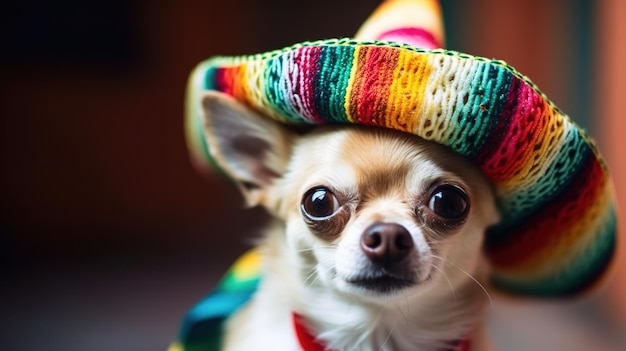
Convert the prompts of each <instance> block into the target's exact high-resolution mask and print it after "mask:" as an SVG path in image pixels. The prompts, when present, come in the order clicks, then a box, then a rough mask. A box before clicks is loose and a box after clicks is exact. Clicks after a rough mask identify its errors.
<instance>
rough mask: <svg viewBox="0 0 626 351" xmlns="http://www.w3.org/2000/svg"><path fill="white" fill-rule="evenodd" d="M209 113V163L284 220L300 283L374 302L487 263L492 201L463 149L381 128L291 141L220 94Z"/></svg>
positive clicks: (453, 280) (460, 276) (207, 102)
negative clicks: (211, 159) (485, 239)
mask: <svg viewBox="0 0 626 351" xmlns="http://www.w3.org/2000/svg"><path fill="white" fill-rule="evenodd" d="M203 108H204V111H205V116H206V121H205V123H206V128H205V132H206V136H207V140H208V143H209V149H210V151H211V153H212V156H213V157H214V158H215V160H216V161H217V163H218V164H219V166H220V168H222V169H223V170H224V171H225V172H226V173H227V174H228V175H229V176H230V177H231V178H232V179H233V180H234V181H235V182H236V184H237V186H238V188H239V189H240V190H241V192H242V194H243V195H244V197H245V199H246V201H247V203H248V205H250V206H254V205H262V206H264V207H266V208H267V209H268V210H269V211H270V212H271V213H273V214H274V215H276V216H277V217H279V218H280V219H281V220H283V221H284V222H285V226H286V240H287V242H286V244H287V245H288V246H289V247H290V249H291V252H293V253H294V254H295V255H297V257H298V259H299V260H300V261H301V262H303V263H304V264H303V265H302V267H301V268H302V269H303V272H302V274H303V278H305V279H306V278H307V277H309V276H310V275H311V274H313V275H314V276H315V278H313V279H314V280H315V284H322V285H323V286H324V287H325V288H329V289H330V290H333V291H335V292H336V293H337V294H340V295H344V296H346V295H347V296H355V297H358V298H361V299H365V300H367V301H372V302H376V301H387V300H389V299H390V298H393V297H394V296H402V295H403V296H406V294H407V293H411V292H413V291H415V292H417V291H420V290H422V291H426V290H428V289H432V288H433V287H437V286H441V287H443V288H447V289H449V285H453V286H460V285H461V284H462V283H463V281H464V280H469V279H472V278H471V277H470V275H472V274H475V273H476V271H477V270H478V267H479V265H481V264H482V263H483V261H482V260H483V255H482V244H483V237H484V233H485V231H486V229H487V228H488V227H489V226H490V225H492V224H494V223H495V222H496V221H497V220H498V213H497V210H496V204H495V200H494V195H493V191H492V189H491V188H490V185H489V183H488V182H487V180H486V179H485V178H484V177H483V175H482V174H481V173H480V171H479V170H478V169H477V168H476V167H474V166H473V165H472V164H470V163H469V162H468V161H467V160H465V159H464V158H462V157H461V156H459V155H457V154H456V153H453V152H451V151H449V150H448V149H446V148H445V147H443V146H441V145H439V144H436V143H433V142H429V141H425V140H422V139H420V138H418V137H415V136H411V135H408V134H405V133H401V132H396V131H391V130H385V129H381V128H366V127H356V126H341V127H339V126H331V127H322V128H317V129H315V130H312V131H309V132H307V133H296V132H294V131H292V130H290V129H289V128H287V127H285V126H283V125H280V124H278V123H276V122H273V121H270V120H268V119H266V118H264V117H262V116H260V115H258V114H257V113H255V112H254V111H252V110H250V109H248V108H246V107H245V106H243V105H241V104H240V103H238V102H236V101H235V100H234V99H232V98H230V97H228V96H226V95H224V94H221V93H215V92H210V93H207V94H206V95H205V97H204V99H203ZM310 270H313V271H312V272H311V271H310ZM309 279H311V278H309Z"/></svg>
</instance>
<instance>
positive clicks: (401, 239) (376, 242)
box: [361, 223, 414, 267]
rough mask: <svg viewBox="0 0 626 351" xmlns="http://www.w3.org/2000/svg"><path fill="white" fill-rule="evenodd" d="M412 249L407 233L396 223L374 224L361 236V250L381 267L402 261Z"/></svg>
mask: <svg viewBox="0 0 626 351" xmlns="http://www.w3.org/2000/svg"><path fill="white" fill-rule="evenodd" d="M413 247H414V244H413V238H411V234H409V231H408V230H406V228H404V227H403V226H401V225H399V224H396V223H374V224H372V225H371V226H369V227H368V228H367V229H366V230H365V232H364V233H363V235H362V236H361V250H363V252H364V253H365V255H367V257H368V258H369V259H370V260H371V261H372V262H373V263H375V264H378V265H381V266H383V267H388V266H389V265H391V264H394V263H397V262H399V261H402V260H403V259H404V258H405V257H407V256H408V255H409V253H410V252H411V251H412V250H413Z"/></svg>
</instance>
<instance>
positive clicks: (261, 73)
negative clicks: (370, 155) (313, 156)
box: [186, 39, 616, 296]
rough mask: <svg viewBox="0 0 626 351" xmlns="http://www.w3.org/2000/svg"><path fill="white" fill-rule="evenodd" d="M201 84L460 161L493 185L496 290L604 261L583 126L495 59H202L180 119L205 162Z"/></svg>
mask: <svg viewBox="0 0 626 351" xmlns="http://www.w3.org/2000/svg"><path fill="white" fill-rule="evenodd" d="M207 90H216V91H221V92H224V93H226V94H229V95H231V96H233V97H234V98H235V99H237V100H238V101H240V102H241V103H244V104H246V105H248V106H250V107H252V108H254V109H256V110H257V111H259V112H260V113H262V114H263V115H265V116H267V117H269V118H273V119H276V120H278V121H282V122H285V123H307V124H342V123H354V124H361V125H371V126H378V127H383V128H391V129H395V130H399V131H402V132H407V133H411V134H414V135H416V136H419V137H421V138H423V139H426V140H432V141H435V142H438V143H440V144H443V145H446V146H448V147H450V148H451V149H452V150H454V151H455V152H457V153H460V154H462V155H464V156H466V157H467V158H469V159H470V160H471V161H472V162H473V163H474V164H476V166H478V167H479V168H480V169H481V170H482V172H483V173H484V174H485V175H486V176H487V178H488V179H490V180H491V182H492V183H493V185H494V188H495V190H496V194H497V200H498V205H499V208H500V210H501V212H502V222H501V223H500V224H499V225H498V226H496V227H495V228H493V229H491V230H490V232H489V233H488V235H487V238H486V250H487V254H488V255H489V258H490V260H491V262H492V264H493V268H494V272H493V282H494V284H495V285H496V286H497V287H499V288H501V289H503V290H506V291H509V292H512V293H519V294H526V295H540V296H561V295H571V294H576V293H579V292H581V291H584V290H586V289H587V288H588V287H589V286H591V285H593V284H594V283H595V282H597V281H598V279H599V278H600V277H601V276H602V274H603V272H604V271H605V269H606V267H607V265H608V264H609V262H610V261H611V257H612V256H613V251H614V246H615V232H616V229H615V227H616V215H615V208H614V200H613V193H612V188H611V182H610V179H609V176H608V172H607V169H606V166H605V165H604V163H603V161H602V159H601V158H600V156H599V154H598V152H597V150H596V148H595V146H594V144H593V142H592V141H591V140H590V139H589V138H588V137H587V135H586V134H585V132H584V131H583V130H582V129H581V128H580V127H578V126H577V125H576V124H575V123H574V122H573V121H572V120H571V119H570V118H569V117H568V116H567V115H565V114H563V113H562V112H561V111H560V110H559V109H558V108H557V107H556V106H555V105H554V104H553V103H552V102H550V100H549V99H548V98H547V97H546V96H545V95H544V94H543V93H541V92H540V91H539V89H537V87H535V85H534V84H533V83H532V82H531V81H530V80H529V79H528V78H526V77H525V76H524V75H522V74H521V73H519V72H518V71H516V70H515V69H514V68H512V67H511V66H509V65H507V64H506V63H505V62H503V61H498V60H490V59H486V58H481V57H475V56H471V55H467V54H463V53H458V52H455V51H449V50H443V49H436V50H425V49H420V48H415V47H412V46H408V45H405V44H401V43H397V42H364V41H355V40H351V39H333V40H325V41H317V42H307V43H301V44H297V45H294V46H291V47H288V48H285V49H282V50H277V51H272V52H268V53H264V54H258V55H249V56H239V57H216V58H212V59H209V60H207V61H205V62H203V63H201V64H200V65H199V66H198V67H197V68H196V69H195V71H194V72H193V73H192V76H191V78H190V81H189V87H188V95H187V99H188V100H187V121H186V128H187V138H188V143H189V147H190V150H191V152H192V155H193V156H194V160H195V161H196V163H198V164H200V165H201V166H202V165H204V166H206V167H207V168H212V167H215V166H214V163H213V161H212V160H211V157H210V156H209V153H208V151H207V145H206V142H205V140H204V135H203V133H202V118H201V107H200V95H201V94H202V92H203V91H207Z"/></svg>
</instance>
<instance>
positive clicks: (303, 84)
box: [293, 47, 324, 123]
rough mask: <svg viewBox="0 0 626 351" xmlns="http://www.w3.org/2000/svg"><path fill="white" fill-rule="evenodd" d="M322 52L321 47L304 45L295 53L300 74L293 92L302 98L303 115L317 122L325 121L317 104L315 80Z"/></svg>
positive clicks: (294, 56)
mask: <svg viewBox="0 0 626 351" xmlns="http://www.w3.org/2000/svg"><path fill="white" fill-rule="evenodd" d="M321 53H322V48H321V47H304V48H300V49H298V50H297V51H296V52H294V55H293V62H294V64H295V65H296V67H297V68H298V76H297V77H294V78H295V81H293V83H295V86H294V88H293V94H294V95H296V96H298V97H299V98H300V99H301V101H302V104H303V106H304V108H305V111H301V115H303V117H305V116H306V117H308V118H310V119H311V120H312V121H314V122H317V123H324V119H323V118H322V117H321V116H320V113H319V111H318V110H317V108H316V106H315V80H316V78H317V75H318V73H319V68H318V63H319V59H320V56H321Z"/></svg>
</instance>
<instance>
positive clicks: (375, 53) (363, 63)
mask: <svg viewBox="0 0 626 351" xmlns="http://www.w3.org/2000/svg"><path fill="white" fill-rule="evenodd" d="M398 56H399V52H398V50H388V49H385V48H379V47H363V48H361V49H360V50H359V56H358V63H357V73H356V77H355V78H354V84H353V86H352V93H351V94H350V114H351V115H352V118H353V119H355V120H356V121H358V123H360V124H364V125H378V126H384V124H385V111H386V108H387V100H388V99H389V88H390V87H391V83H392V82H393V71H394V68H395V67H396V65H397V64H398Z"/></svg>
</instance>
